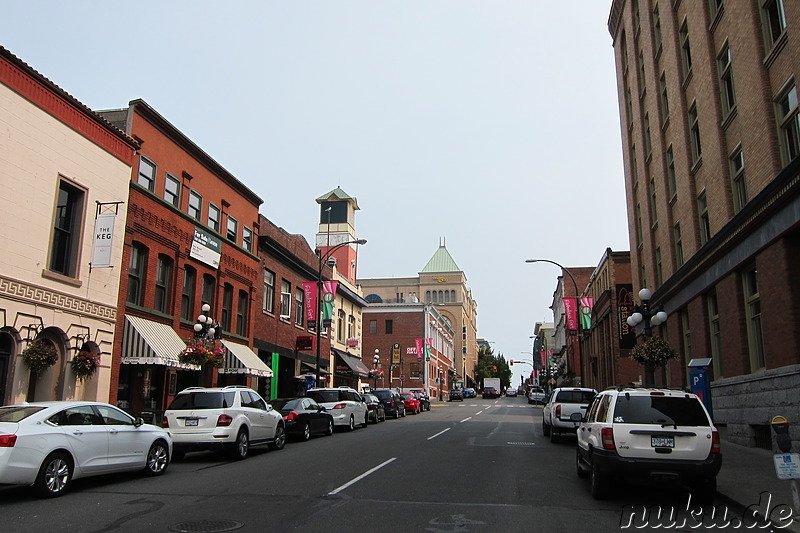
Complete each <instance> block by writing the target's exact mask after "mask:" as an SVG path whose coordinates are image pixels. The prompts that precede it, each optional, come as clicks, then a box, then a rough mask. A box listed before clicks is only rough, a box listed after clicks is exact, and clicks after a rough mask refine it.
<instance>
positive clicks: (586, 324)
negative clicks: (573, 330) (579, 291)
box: [581, 296, 594, 331]
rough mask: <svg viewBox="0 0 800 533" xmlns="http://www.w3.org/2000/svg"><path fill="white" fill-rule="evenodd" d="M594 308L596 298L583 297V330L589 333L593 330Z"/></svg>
mask: <svg viewBox="0 0 800 533" xmlns="http://www.w3.org/2000/svg"><path fill="white" fill-rule="evenodd" d="M593 306H594V298H592V297H591V296H583V297H581V329H582V330H583V331H589V330H590V329H592V307H593Z"/></svg>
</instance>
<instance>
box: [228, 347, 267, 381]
mask: <svg viewBox="0 0 800 533" xmlns="http://www.w3.org/2000/svg"><path fill="white" fill-rule="evenodd" d="M222 346H223V347H224V348H225V364H223V365H222V368H220V369H219V373H220V374H250V375H251V376H260V377H264V378H271V377H272V370H271V369H270V368H269V367H268V366H267V364H266V363H265V362H264V361H262V360H261V359H259V358H258V355H256V354H255V352H253V350H251V349H250V347H248V346H246V345H244V344H239V343H238V342H231V341H227V340H223V341H222Z"/></svg>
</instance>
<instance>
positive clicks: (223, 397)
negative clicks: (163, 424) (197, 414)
mask: <svg viewBox="0 0 800 533" xmlns="http://www.w3.org/2000/svg"><path fill="white" fill-rule="evenodd" d="M235 398H236V393H235V392H233V391H226V392H222V391H213V392H187V393H185V394H179V395H178V396H176V397H175V399H174V400H172V403H171V404H170V406H169V407H167V411H178V410H184V409H227V408H230V407H233V402H234V400H235Z"/></svg>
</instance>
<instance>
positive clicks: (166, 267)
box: [153, 255, 172, 313]
mask: <svg viewBox="0 0 800 533" xmlns="http://www.w3.org/2000/svg"><path fill="white" fill-rule="evenodd" d="M171 284H172V259H170V258H169V257H167V256H165V255H159V256H158V264H157V265H156V286H155V292H154V293H153V309H155V310H156V311H159V312H161V313H166V312H167V311H168V310H169V293H170V285H171Z"/></svg>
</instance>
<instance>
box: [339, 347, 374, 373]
mask: <svg viewBox="0 0 800 533" xmlns="http://www.w3.org/2000/svg"><path fill="white" fill-rule="evenodd" d="M331 349H332V350H333V352H334V353H335V354H336V355H337V356H338V357H339V358H340V359H341V360H342V361H343V362H344V363H345V364H346V365H347V366H348V368H349V370H351V371H352V372H353V374H355V375H356V376H358V377H360V378H365V377H367V376H369V369H368V368H367V367H366V365H364V363H363V362H362V361H361V359H359V358H358V357H354V356H352V355H350V354H349V353H347V352H343V351H342V350H337V349H336V348H331ZM335 368H336V370H340V368H339V365H336V367H335Z"/></svg>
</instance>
